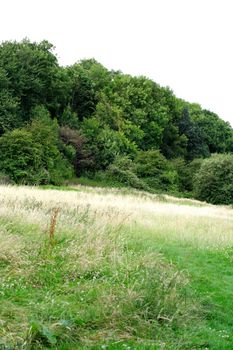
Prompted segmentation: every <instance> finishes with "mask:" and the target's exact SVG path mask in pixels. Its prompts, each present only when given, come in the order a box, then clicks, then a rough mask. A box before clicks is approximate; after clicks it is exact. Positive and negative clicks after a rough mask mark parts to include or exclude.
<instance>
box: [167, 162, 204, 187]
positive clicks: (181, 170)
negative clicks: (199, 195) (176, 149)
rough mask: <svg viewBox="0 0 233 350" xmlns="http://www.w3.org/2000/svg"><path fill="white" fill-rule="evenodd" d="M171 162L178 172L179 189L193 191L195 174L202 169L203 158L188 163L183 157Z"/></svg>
mask: <svg viewBox="0 0 233 350" xmlns="http://www.w3.org/2000/svg"><path fill="white" fill-rule="evenodd" d="M170 162H171V165H172V167H173V169H174V170H176V172H177V174H178V188H179V191H180V192H192V191H193V181H194V176H195V174H196V173H197V171H198V170H199V169H200V167H201V164H202V162H203V159H202V158H197V159H194V160H192V161H191V162H188V163H187V162H186V161H185V160H184V159H183V158H176V159H173V160H172V161H170Z"/></svg>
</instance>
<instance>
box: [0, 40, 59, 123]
mask: <svg viewBox="0 0 233 350" xmlns="http://www.w3.org/2000/svg"><path fill="white" fill-rule="evenodd" d="M52 50H53V46H52V44H50V43H48V42H47V41H42V42H41V43H38V44H37V43H31V42H29V40H23V41H22V42H20V43H17V42H9V41H8V42H4V43H2V44H1V46H0V69H1V68H3V69H4V70H5V72H6V74H7V78H8V88H9V90H10V91H11V92H12V95H13V97H16V98H18V100H19V101H20V108H21V110H22V115H23V117H24V119H25V120H28V119H29V118H30V111H31V109H32V108H33V107H34V106H36V105H38V104H44V105H45V106H46V107H48V108H49V107H51V108H53V109H54V108H57V91H56V88H55V86H56V82H57V80H58V76H57V74H58V73H57V72H58V70H59V67H58V63H57V58H56V56H55V55H54V54H53V53H52Z"/></svg>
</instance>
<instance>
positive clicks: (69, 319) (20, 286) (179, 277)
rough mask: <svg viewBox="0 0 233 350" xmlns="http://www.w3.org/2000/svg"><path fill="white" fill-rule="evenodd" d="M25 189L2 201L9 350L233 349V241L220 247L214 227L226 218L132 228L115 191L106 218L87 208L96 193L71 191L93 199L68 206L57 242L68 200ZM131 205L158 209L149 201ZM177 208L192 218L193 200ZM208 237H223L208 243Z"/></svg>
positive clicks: (3, 310)
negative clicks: (113, 205) (57, 209)
mask: <svg viewBox="0 0 233 350" xmlns="http://www.w3.org/2000/svg"><path fill="white" fill-rule="evenodd" d="M5 191H6V192H5ZM17 191H20V188H18V190H17V189H14V188H13V189H12V192H11V189H6V190H5V189H4V188H3V189H2V197H1V198H2V203H1V204H2V207H1V208H3V209H2V211H1V216H0V349H1V350H14V349H25V350H29V349H54V350H55V349H64V350H65V349H109V350H115V349H122V350H123V349H128V350H130V349H132V350H133V349H143V350H147V349H148V350H149V349H156V350H157V349H159V350H162V349H166V350H191V349H193V350H194V349H196V350H197V349H213V350H219V349H221V350H230V349H233V336H232V329H233V288H232V286H233V264H232V262H233V249H232V248H231V241H230V239H229V242H228V243H224V245H221V246H220V245H216V244H215V243H216V241H217V239H218V237H214V235H216V233H215V231H214V230H213V228H214V226H210V223H212V220H213V221H214V223H213V225H216V227H217V228H218V227H219V228H220V227H222V223H223V222H221V220H225V219H217V218H211V219H208V218H207V219H205V221H203V218H201V219H198V218H197V217H196V218H195V217H192V216H189V217H187V218H186V217H184V218H182V217H181V216H180V217H178V221H176V220H175V219H174V218H175V216H174V217H172V215H175V214H174V213H173V214H172V213H171V221H172V222H170V223H169V222H167V219H165V220H164V218H163V216H162V214H160V216H156V215H157V214H155V216H154V214H152V213H148V217H149V218H150V219H151V220H152V221H151V222H150V223H149V224H148V223H146V222H147V221H146V217H145V216H142V218H143V219H141V218H140V217H139V213H138V214H137V215H136V216H135V219H130V221H129V222H128V221H127V220H129V219H127V220H126V218H128V213H127V210H128V209H127V207H126V209H125V213H124V212H123V213H120V212H119V209H116V210H115V209H113V208H110V207H109V206H108V205H109V203H108V202H107V196H108V195H109V192H105V190H103V192H102V194H101V193H100V196H101V195H102V197H101V198H100V203H101V201H102V200H104V198H105V196H106V207H105V208H104V207H103V209H101V210H99V211H98V210H96V209H95V207H90V206H89V205H86V204H85V203H84V198H85V196H89V197H88V198H90V199H92V196H93V195H94V190H93V191H90V192H88V190H87V192H85V191H84V192H82V191H81V190H80V191H76V192H71V191H69V193H67V198H68V201H69V198H70V201H71V202H72V200H73V199H72V198H76V197H75V196H76V195H77V198H78V199H79V197H80V196H81V195H82V194H83V195H84V197H83V198H81V197H80V199H79V200H80V202H79V205H78V206H76V207H75V205H74V204H75V203H76V202H74V204H72V205H70V207H66V206H65V205H64V204H63V205H61V204H59V205H60V206H61V213H60V216H59V217H58V223H57V226H56V231H55V241H49V238H48V233H49V225H50V218H51V215H52V212H53V208H54V207H55V204H56V203H60V201H61V198H62V197H61V196H63V194H62V193H61V192H60V191H57V190H51V189H48V191H45V192H44V195H45V196H46V199H45V200H44V201H43V200H41V199H40V196H41V190H40V191H38V190H36V189H31V190H28V193H27V191H26V189H25V193H24V190H22V193H21V194H20V192H17ZM63 191H64V195H66V192H65V188H64V189H63ZM11 195H12V196H13V197H12V198H13V199H14V198H15V199H14V200H11ZM32 195H33V196H34V197H32ZM113 195H115V197H114V198H115V201H116V202H117V201H121V200H124V198H125V200H126V201H127V200H128V199H129V197H127V195H126V194H125V193H124V191H123V192H122V197H119V193H117V195H116V194H114V192H113ZM70 196H73V197H72V198H71V197H70ZM122 198H123V199H122ZM136 199H137V200H136ZM47 200H49V201H51V202H47ZM93 200H94V199H93ZM130 200H132V203H136V202H137V201H142V202H141V203H142V205H143V203H144V202H143V201H145V203H148V201H152V202H151V203H152V204H153V203H154V202H153V201H154V199H153V198H152V197H151V196H150V195H148V198H145V194H144V195H142V196H138V198H136V193H134V194H133V196H132V197H130ZM156 200H158V198H157V199H156ZM110 201H112V199H110ZM48 203H49V204H48ZM156 203H157V202H156ZM174 203H175V204H174V205H175V206H177V208H178V209H177V210H180V207H181V208H184V210H185V208H186V205H185V201H184V202H182V201H181V202H180V204H181V205H180V204H176V200H174ZM166 204H167V200H166V201H165V202H164V200H163V198H162V199H161V205H162V206H163V205H166ZM188 204H189V203H188ZM56 205H57V204H56ZM81 205H82V206H81ZM192 205H193V208H192V207H191V208H190V209H188V210H191V211H190V213H192V210H194V209H195V205H196V206H197V207H196V208H197V209H198V210H200V211H201V210H202V207H199V204H198V203H196V204H195V202H194V203H193V204H192ZM156 206H157V207H156V208H159V206H160V202H158V204H156ZM174 208H175V207H174ZM135 210H136V209H135ZM141 210H142V208H141ZM181 210H183V209H181ZM155 213H156V211H155ZM184 215H187V213H186V214H184ZM168 217H169V216H168ZM144 219H145V222H144ZM191 220H193V222H191ZM218 220H220V223H218ZM227 220H230V219H227ZM197 221H198V222H197ZM224 223H225V224H226V225H228V226H224V229H225V227H227V229H229V227H233V226H232V225H231V221H229V222H228V221H226V222H225V221H224ZM179 225H180V226H179ZM189 225H190V227H189ZM211 225H212V224H211ZM218 225H219V226H218ZM195 230H196V231H198V230H200V232H199V233H198V235H197V236H196V240H193V235H194V234H195ZM207 230H211V232H208V233H212V232H213V237H211V236H210V240H206V241H204V240H202V234H203V233H207ZM186 231H188V232H187V233H186V236H185V235H184V233H185V232H186ZM216 232H218V230H217V229H216ZM219 232H220V231H219ZM180 233H181V234H180ZM207 236H208V235H207ZM208 237H209V236H208ZM208 239H209V238H208ZM203 242H204V243H203Z"/></svg>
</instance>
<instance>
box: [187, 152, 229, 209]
mask: <svg viewBox="0 0 233 350" xmlns="http://www.w3.org/2000/svg"><path fill="white" fill-rule="evenodd" d="M194 190H195V196H196V198H198V199H200V200H205V201H207V202H210V203H213V204H233V155H232V154H216V155H213V156H212V157H211V158H209V159H206V160H204V161H203V163H202V165H201V168H200V170H199V171H198V172H197V174H196V176H195V183H194Z"/></svg>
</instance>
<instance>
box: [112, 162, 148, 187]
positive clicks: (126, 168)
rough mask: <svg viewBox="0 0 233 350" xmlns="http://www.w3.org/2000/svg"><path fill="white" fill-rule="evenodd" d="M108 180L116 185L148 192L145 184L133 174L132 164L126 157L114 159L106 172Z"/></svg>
mask: <svg viewBox="0 0 233 350" xmlns="http://www.w3.org/2000/svg"><path fill="white" fill-rule="evenodd" d="M106 175H107V178H108V179H111V180H114V181H116V182H118V183H121V184H124V185H126V186H130V187H133V188H137V189H141V190H149V187H148V186H147V185H146V183H145V182H144V181H143V180H141V179H139V177H138V176H137V175H136V174H135V173H134V164H133V162H132V160H131V159H129V158H128V157H127V156H125V157H120V156H118V157H116V159H115V161H114V163H113V164H111V165H110V166H109V167H108V169H107V170H106Z"/></svg>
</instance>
